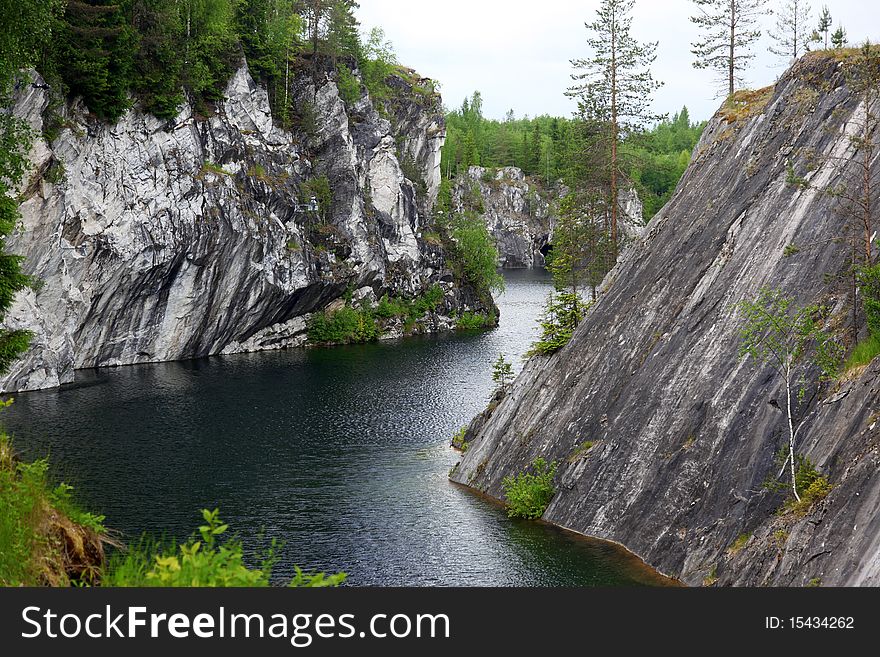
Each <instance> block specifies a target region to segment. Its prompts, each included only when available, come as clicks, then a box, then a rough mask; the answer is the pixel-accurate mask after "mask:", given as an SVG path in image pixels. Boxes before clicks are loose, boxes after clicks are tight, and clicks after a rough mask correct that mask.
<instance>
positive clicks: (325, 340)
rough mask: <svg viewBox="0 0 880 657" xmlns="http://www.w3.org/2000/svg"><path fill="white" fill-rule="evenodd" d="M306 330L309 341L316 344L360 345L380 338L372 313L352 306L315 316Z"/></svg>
mask: <svg viewBox="0 0 880 657" xmlns="http://www.w3.org/2000/svg"><path fill="white" fill-rule="evenodd" d="M306 330H307V333H308V336H309V341H310V342H313V343H315V344H353V343H354V344H359V343H365V342H373V341H374V340H376V339H378V338H379V327H378V326H377V325H376V320H375V319H374V317H373V313H372V311H370V310H369V309H366V308H359V309H355V308H352V307H350V306H346V307H344V308H340V309H339V310H336V311H334V312H323V313H317V314H315V315H314V316H313V317H312V318H311V320H310V321H309V323H308V326H307V327H306Z"/></svg>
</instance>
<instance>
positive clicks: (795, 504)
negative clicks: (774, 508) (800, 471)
mask: <svg viewBox="0 0 880 657" xmlns="http://www.w3.org/2000/svg"><path fill="white" fill-rule="evenodd" d="M832 490H834V486H832V485H831V483H830V482H829V481H828V479H827V478H826V477H823V476H818V477H816V478H815V479H814V480H813V481H812V482H811V483H810V485H809V486H807V487H805V488H802V489H801V490H800V491H799V493H800V497H801V499H799V500H794V499H790V500H788V501H787V502H786V503H785V506H784V507H783V512H784V513H790V514H792V515H794V516H795V517H800V516H803V515H806V514H807V513H808V512H809V511H810V509H812V508H813V506H815V505H816V504H818V503H819V502H821V501H822V500H824V499H825V498H826V497H828V495H829V494H830V493H831V491H832Z"/></svg>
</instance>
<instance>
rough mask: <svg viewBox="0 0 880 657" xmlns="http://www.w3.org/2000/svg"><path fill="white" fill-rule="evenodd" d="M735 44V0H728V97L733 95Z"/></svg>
mask: <svg viewBox="0 0 880 657" xmlns="http://www.w3.org/2000/svg"><path fill="white" fill-rule="evenodd" d="M735 44H736V0H730V55H729V56H730V59H729V61H728V69H727V81H728V86H729V95H731V96H732V95H733V91H734V85H735V82H736V76H735V72H736V67H735V65H734V64H735V61H736V60H735V59H734V55H735V53H736V51H735V50H734V48H735Z"/></svg>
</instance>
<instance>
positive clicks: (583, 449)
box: [568, 440, 596, 463]
mask: <svg viewBox="0 0 880 657" xmlns="http://www.w3.org/2000/svg"><path fill="white" fill-rule="evenodd" d="M595 446H596V443H594V442H593V441H592V440H585V441H584V442H582V443H581V444H580V445H578V446H577V447H576V448H575V450H574V451H573V452H572V453H571V455H570V456H569V457H568V462H569V463H575V462H577V461H579V460H580V459H582V458H584V457H585V456H586V455H587V454H588V453H589V452H590V450H591V449H593V447H595Z"/></svg>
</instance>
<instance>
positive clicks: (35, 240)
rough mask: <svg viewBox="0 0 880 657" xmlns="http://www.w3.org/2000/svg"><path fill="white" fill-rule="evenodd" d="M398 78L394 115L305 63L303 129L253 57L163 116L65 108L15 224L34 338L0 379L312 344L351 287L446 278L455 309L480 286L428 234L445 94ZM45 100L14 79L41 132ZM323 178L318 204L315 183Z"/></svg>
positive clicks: (40, 378)
mask: <svg viewBox="0 0 880 657" xmlns="http://www.w3.org/2000/svg"><path fill="white" fill-rule="evenodd" d="M315 79H317V81H318V82H317V88H315V86H314V82H313V80H315ZM394 92H395V94H396V96H395V101H396V102H395V111H394V112H391V113H389V114H388V115H387V116H388V118H383V116H380V114H379V113H378V112H377V111H376V109H375V108H374V106H373V103H372V102H371V100H370V98H369V96H367V95H366V94H364V95H363V96H362V98H361V99H360V100H359V101H357V102H356V103H354V104H353V105H352V106H347V105H346V103H345V102H344V101H343V100H342V99H341V98H340V95H339V92H338V90H337V87H336V85H335V83H334V82H333V71H332V69H331V68H330V67H329V64H328V65H327V67H326V69H325V70H322V71H320V72H319V73H318V75H317V76H313V75H312V74H311V72H308V73H303V74H302V75H300V76H299V77H297V79H296V80H295V82H294V85H293V90H292V95H293V98H294V99H295V105H296V108H297V111H300V112H302V113H303V114H310V115H311V117H312V119H313V120H312V121H310V122H311V123H312V126H311V128H308V129H307V128H302V129H297V131H293V132H288V131H285V130H282V129H280V128H278V127H277V123H276V122H274V121H273V117H272V114H271V111H270V105H269V99H268V95H267V93H266V91H265V90H264V89H262V88H261V87H260V86H259V85H257V84H255V82H254V80H253V79H252V78H251V76H250V74H249V72H248V69H247V66H246V65H242V66H241V67H240V68H239V69H238V70H237V71H236V73H235V74H234V76H233V77H232V79H231V80H230V81H229V83H228V87H227V89H226V94H225V100H224V101H223V102H222V103H219V104H218V106H217V107H216V108H215V109H214V110H213V112H211V113H210V115H209V116H207V117H205V116H197V115H196V113H195V112H194V110H193V108H192V107H190V106H189V105H184V106H182V107H181V109H180V113H179V115H178V116H177V117H176V119H174V120H172V121H167V122H166V121H160V120H158V119H156V118H154V117H152V116H149V115H145V114H144V113H142V112H140V111H139V110H138V109H137V107H135V108H133V109H132V110H130V111H129V112H127V113H126V114H125V115H124V116H123V117H122V118H121V119H120V120H119V122H117V123H116V124H113V125H109V124H107V123H104V122H101V121H99V120H98V119H96V118H95V117H94V116H92V115H90V114H88V113H87V111H86V108H84V107H83V105H82V104H81V103H79V102H74V103H73V104H68V105H66V106H65V107H63V108H61V110H60V112H61V114H62V115H63V121H62V125H63V128H62V129H61V131H60V133H59V134H58V135H57V137H55V138H54V139H53V141H52V143H46V142H45V140H44V139H40V138H38V139H36V141H35V144H34V146H33V149H32V151H31V153H30V159H31V162H32V171H31V172H30V175H29V178H28V180H27V181H26V182H25V183H24V185H23V189H22V192H23V198H24V201H23V203H22V205H21V214H22V222H21V225H20V227H19V228H18V230H17V231H16V232H15V234H14V235H13V237H12V238H11V239H10V241H9V250H10V252H13V253H17V254H21V255H23V256H24V258H25V261H24V268H25V271H26V272H27V273H28V274H29V275H32V276H33V277H34V278H35V280H36V281H37V283H36V284H35V285H34V288H35V289H34V290H26V291H24V292H22V293H21V294H19V295H18V297H17V299H16V302H15V305H14V307H13V308H12V310H11V311H10V313H9V315H8V317H7V321H6V324H7V325H8V326H9V327H12V328H27V329H29V330H31V331H32V332H33V334H34V339H33V344H32V348H31V350H30V351H29V352H28V353H27V355H26V356H25V357H24V358H23V359H22V360H21V361H20V362H18V363H17V364H16V365H15V366H14V367H13V368H12V370H11V371H10V372H9V373H8V374H7V375H6V377H5V378H4V379H3V380H2V389H3V390H5V391H12V390H27V389H35V388H46V387H52V386H57V385H60V384H63V383H68V382H71V381H72V380H73V378H74V372H75V370H77V369H80V368H91V367H106V366H116V365H126V364H132V363H144V362H155V361H168V360H178V359H186V358H193V357H201V356H206V355H211V354H219V353H233V352H236V351H259V350H264V349H277V348H285V347H295V346H299V345H302V344H303V343H304V341H305V326H306V319H307V317H308V315H309V313H312V312H315V311H316V310H321V309H323V308H324V307H325V306H327V305H328V304H329V303H331V302H332V301H334V300H336V299H339V298H340V297H342V295H344V294H345V292H346V290H350V289H353V290H361V289H364V288H369V289H370V290H371V291H372V298H380V297H381V296H382V295H383V294H386V293H388V294H401V295H410V296H411V295H416V294H419V293H420V292H422V291H424V290H425V289H427V288H428V287H429V286H431V285H433V284H435V283H438V282H442V283H443V285H444V289H445V290H446V292H447V299H446V302H445V304H444V307H443V309H444V311H445V314H446V315H453V314H454V313H455V312H457V311H459V310H466V309H469V308H470V307H471V305H472V297H473V295H472V294H471V293H470V292H469V291H468V290H464V289H460V288H458V287H456V286H455V285H453V284H452V283H451V282H449V281H451V280H452V278H451V276H450V274H449V272H448V271H446V270H445V267H446V264H445V262H444V259H443V257H442V253H439V252H437V249H436V248H433V247H431V246H430V245H426V244H424V243H423V242H422V240H421V233H422V232H423V231H424V229H425V228H426V227H429V226H431V224H432V221H433V217H432V214H433V206H434V202H435V200H436V196H437V190H438V188H439V183H440V168H439V161H440V149H441V147H442V145H443V141H444V139H445V123H444V118H443V110H442V104H441V102H440V99H439V97H438V96H431V97H427V98H426V97H425V95H424V94H415V93H413V92H412V89H411V88H410V86H409V84H408V83H407V82H406V81H404V80H397V81H396V82H395V88H394ZM48 105H49V90H48V88H47V86H46V84H45V83H44V81H43V80H42V79H40V78H39V76H36V75H31V76H30V77H29V79H28V80H26V81H23V82H22V83H21V84H20V85H19V89H18V92H17V103H16V107H15V112H16V114H17V115H18V116H20V117H22V118H23V119H25V120H26V121H27V122H28V123H29V124H30V125H31V127H32V128H33V129H34V131H35V134H36V135H40V134H41V133H42V129H43V124H44V120H45V119H46V117H47V116H48V111H50V110H48V109H47V108H48ZM302 123H306V121H303V122H302ZM404 158H406V159H407V161H408V162H409V163H411V164H410V167H409V170H408V172H407V173H408V174H409V175H410V176H412V177H414V178H416V180H411V179H409V178H407V174H405V173H404V171H403V167H402V166H401V161H402V160H403V159H404ZM323 179H326V183H327V187H329V198H328V199H327V202H323V200H322V202H321V203H320V206H321V207H320V209H318V207H317V204H316V203H312V202H311V201H312V199H311V196H313V194H312V193H311V192H312V191H313V190H314V185H313V182H314V181H315V180H323ZM452 325H454V322H451V321H445V322H444V321H438V322H436V327H437V329H438V330H442V329H444V328H449V327H450V326H452Z"/></svg>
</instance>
